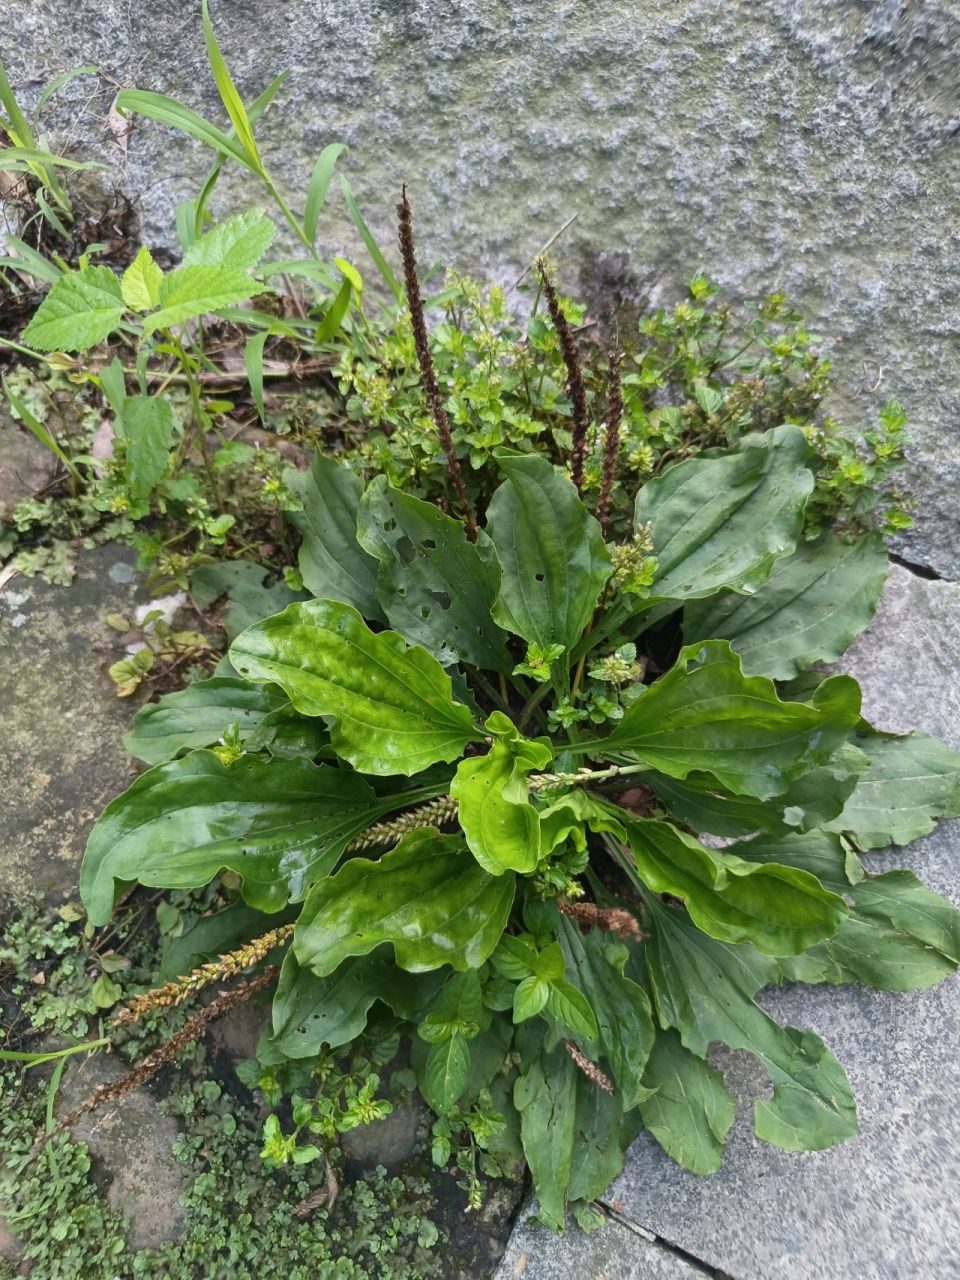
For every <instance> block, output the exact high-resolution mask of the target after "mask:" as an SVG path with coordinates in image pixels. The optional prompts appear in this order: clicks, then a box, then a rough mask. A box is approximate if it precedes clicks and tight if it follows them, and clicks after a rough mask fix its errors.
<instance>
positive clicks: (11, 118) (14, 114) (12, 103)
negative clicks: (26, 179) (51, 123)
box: [0, 62, 37, 147]
mask: <svg viewBox="0 0 960 1280" xmlns="http://www.w3.org/2000/svg"><path fill="white" fill-rule="evenodd" d="M0 105H2V106H3V109H4V111H5V112H6V113H7V124H6V127H5V131H6V133H7V136H8V137H9V139H10V141H11V142H12V143H13V144H14V145H15V146H18V147H35V146H36V145H37V140H36V138H35V137H34V136H33V130H32V129H31V128H30V125H29V124H28V122H27V117H26V116H25V115H24V114H23V112H22V111H21V110H20V104H19V102H17V99H16V97H15V96H14V92H13V90H12V89H11V87H10V81H9V80H8V79H7V72H6V69H5V68H4V65H3V63H2V62H0Z"/></svg>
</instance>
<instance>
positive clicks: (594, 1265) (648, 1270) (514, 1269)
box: [494, 1216, 703, 1280]
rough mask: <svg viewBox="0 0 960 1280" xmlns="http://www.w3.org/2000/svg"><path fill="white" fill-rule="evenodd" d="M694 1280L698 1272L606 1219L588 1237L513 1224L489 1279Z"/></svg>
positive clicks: (640, 1236) (618, 1223)
mask: <svg viewBox="0 0 960 1280" xmlns="http://www.w3.org/2000/svg"><path fill="white" fill-rule="evenodd" d="M521 1276H522V1277H524V1280H534V1277H535V1280H570V1278H571V1277H580V1278H581V1280H696V1278H697V1277H702V1276H703V1271H702V1270H701V1269H700V1268H699V1267H695V1266H691V1265H690V1263H689V1262H686V1261H685V1260H684V1259H683V1258H681V1257H678V1256H677V1255H676V1254H674V1253H671V1252H670V1251H669V1250H668V1249H665V1248H664V1247H663V1246H662V1245H661V1244H658V1243H657V1242H656V1241H654V1240H652V1239H647V1238H646V1237H645V1236H644V1235H641V1234H639V1233H638V1232H637V1231H636V1230H635V1229H632V1228H631V1227H630V1226H628V1225H626V1224H625V1223H622V1222H617V1221H616V1220H611V1221H609V1222H607V1223H606V1225H605V1226H604V1227H603V1228H602V1229H601V1230H599V1231H593V1232H591V1233H590V1235H585V1234H584V1233H583V1232H577V1233H575V1234H568V1235H565V1236H555V1235H553V1234H551V1232H549V1231H548V1230H546V1228H544V1227H540V1226H531V1225H530V1220H529V1216H528V1217H526V1218H525V1219H524V1220H523V1221H522V1222H521V1223H520V1224H518V1226H517V1228H516V1230H515V1231H514V1233H513V1236H512V1237H511V1239H510V1244H509V1246H508V1247H507V1251H506V1253H505V1254H504V1255H503V1259H502V1261H501V1263H500V1266H499V1268H498V1269H497V1272H496V1275H495V1276H494V1280H520V1277H521Z"/></svg>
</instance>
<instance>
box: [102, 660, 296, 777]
mask: <svg viewBox="0 0 960 1280" xmlns="http://www.w3.org/2000/svg"><path fill="white" fill-rule="evenodd" d="M286 705H288V704H287V697H286V695H285V694H284V693H282V692H281V691H280V690H279V689H277V688H276V687H275V686H273V685H256V684H249V683H248V682H247V681H246V680H235V679H232V678H229V677H217V676H215V677H213V678H212V679H210V680H199V681H197V682H196V683H195V684H188V685H187V686H186V688H184V689H178V690H177V691H176V692H174V693H165V694H164V695H163V697H162V698H160V700H159V701H158V702H148V703H147V705H146V706H144V707H141V708H140V710H139V711H138V712H137V714H136V715H135V716H134V718H133V728H132V729H131V730H130V732H129V733H128V734H126V736H125V737H124V739H123V745H124V747H126V749H127V751H129V752H130V754H131V755H132V756H135V757H136V758H137V759H138V760H142V761H143V762H144V763H145V764H163V763H164V762H165V761H167V760H173V759H174V757H175V756H178V755H180V753H181V752H183V751H192V750H193V749H194V748H197V747H209V746H211V745H212V744H213V743H214V742H218V741H219V740H220V738H221V737H222V735H223V731H224V730H225V729H226V728H227V727H228V726H229V725H231V724H236V725H237V726H238V728H239V731H240V737H241V739H245V738H248V737H249V736H250V734H251V733H253V731H254V730H255V729H256V728H257V727H258V726H259V725H260V724H261V723H262V721H263V719H264V717H265V716H267V715H269V714H270V713H271V712H274V711H279V710H280V709H281V708H282V707H285V706H286Z"/></svg>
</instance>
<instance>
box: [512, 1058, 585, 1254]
mask: <svg viewBox="0 0 960 1280" xmlns="http://www.w3.org/2000/svg"><path fill="white" fill-rule="evenodd" d="M513 1101H514V1106H515V1107H516V1108H517V1110H518V1111H519V1112H520V1136H521V1140H522V1142H523V1153H524V1156H525V1157H526V1161H527V1165H528V1166H529V1168H530V1174H531V1176H532V1178H533V1187H534V1191H535V1192H536V1195H537V1199H538V1200H539V1202H540V1217H541V1218H542V1220H543V1221H544V1222H545V1223H546V1224H547V1226H549V1227H551V1228H552V1229H553V1230H554V1231H562V1230H563V1228H564V1225H565V1222H566V1202H567V1187H568V1185H569V1182H570V1171H571V1169H572V1167H573V1158H574V1144H575V1141H576V1114H577V1068H576V1067H575V1066H574V1064H573V1061H572V1060H571V1058H570V1057H569V1055H568V1054H567V1053H566V1052H565V1051H564V1049H563V1048H562V1046H560V1047H558V1048H556V1049H554V1050H552V1052H550V1053H541V1052H537V1053H535V1054H534V1055H532V1060H531V1061H530V1062H529V1063H528V1064H526V1065H525V1070H524V1071H523V1073H522V1074H521V1075H520V1076H519V1077H518V1078H517V1082H516V1084H515V1085H514V1090H513Z"/></svg>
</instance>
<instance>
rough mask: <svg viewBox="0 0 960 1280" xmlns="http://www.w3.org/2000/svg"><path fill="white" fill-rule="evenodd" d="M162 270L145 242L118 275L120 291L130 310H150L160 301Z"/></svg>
mask: <svg viewBox="0 0 960 1280" xmlns="http://www.w3.org/2000/svg"><path fill="white" fill-rule="evenodd" d="M162 279H163V272H162V271H161V270H160V268H159V267H158V266H157V264H156V263H155V262H154V260H153V255H152V254H151V252H150V250H149V249H148V248H147V246H146V245H145V244H142V245H141V246H140V249H139V251H138V253H137V256H136V257H135V258H134V260H133V261H132V262H131V263H130V265H129V267H127V269H126V271H125V272H124V273H123V275H122V276H121V277H120V292H121V294H122V295H123V301H124V302H125V303H126V305H127V306H128V307H129V308H130V310H131V311H152V310H153V308H154V307H156V306H158V305H159V303H160V281H161V280H162Z"/></svg>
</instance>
